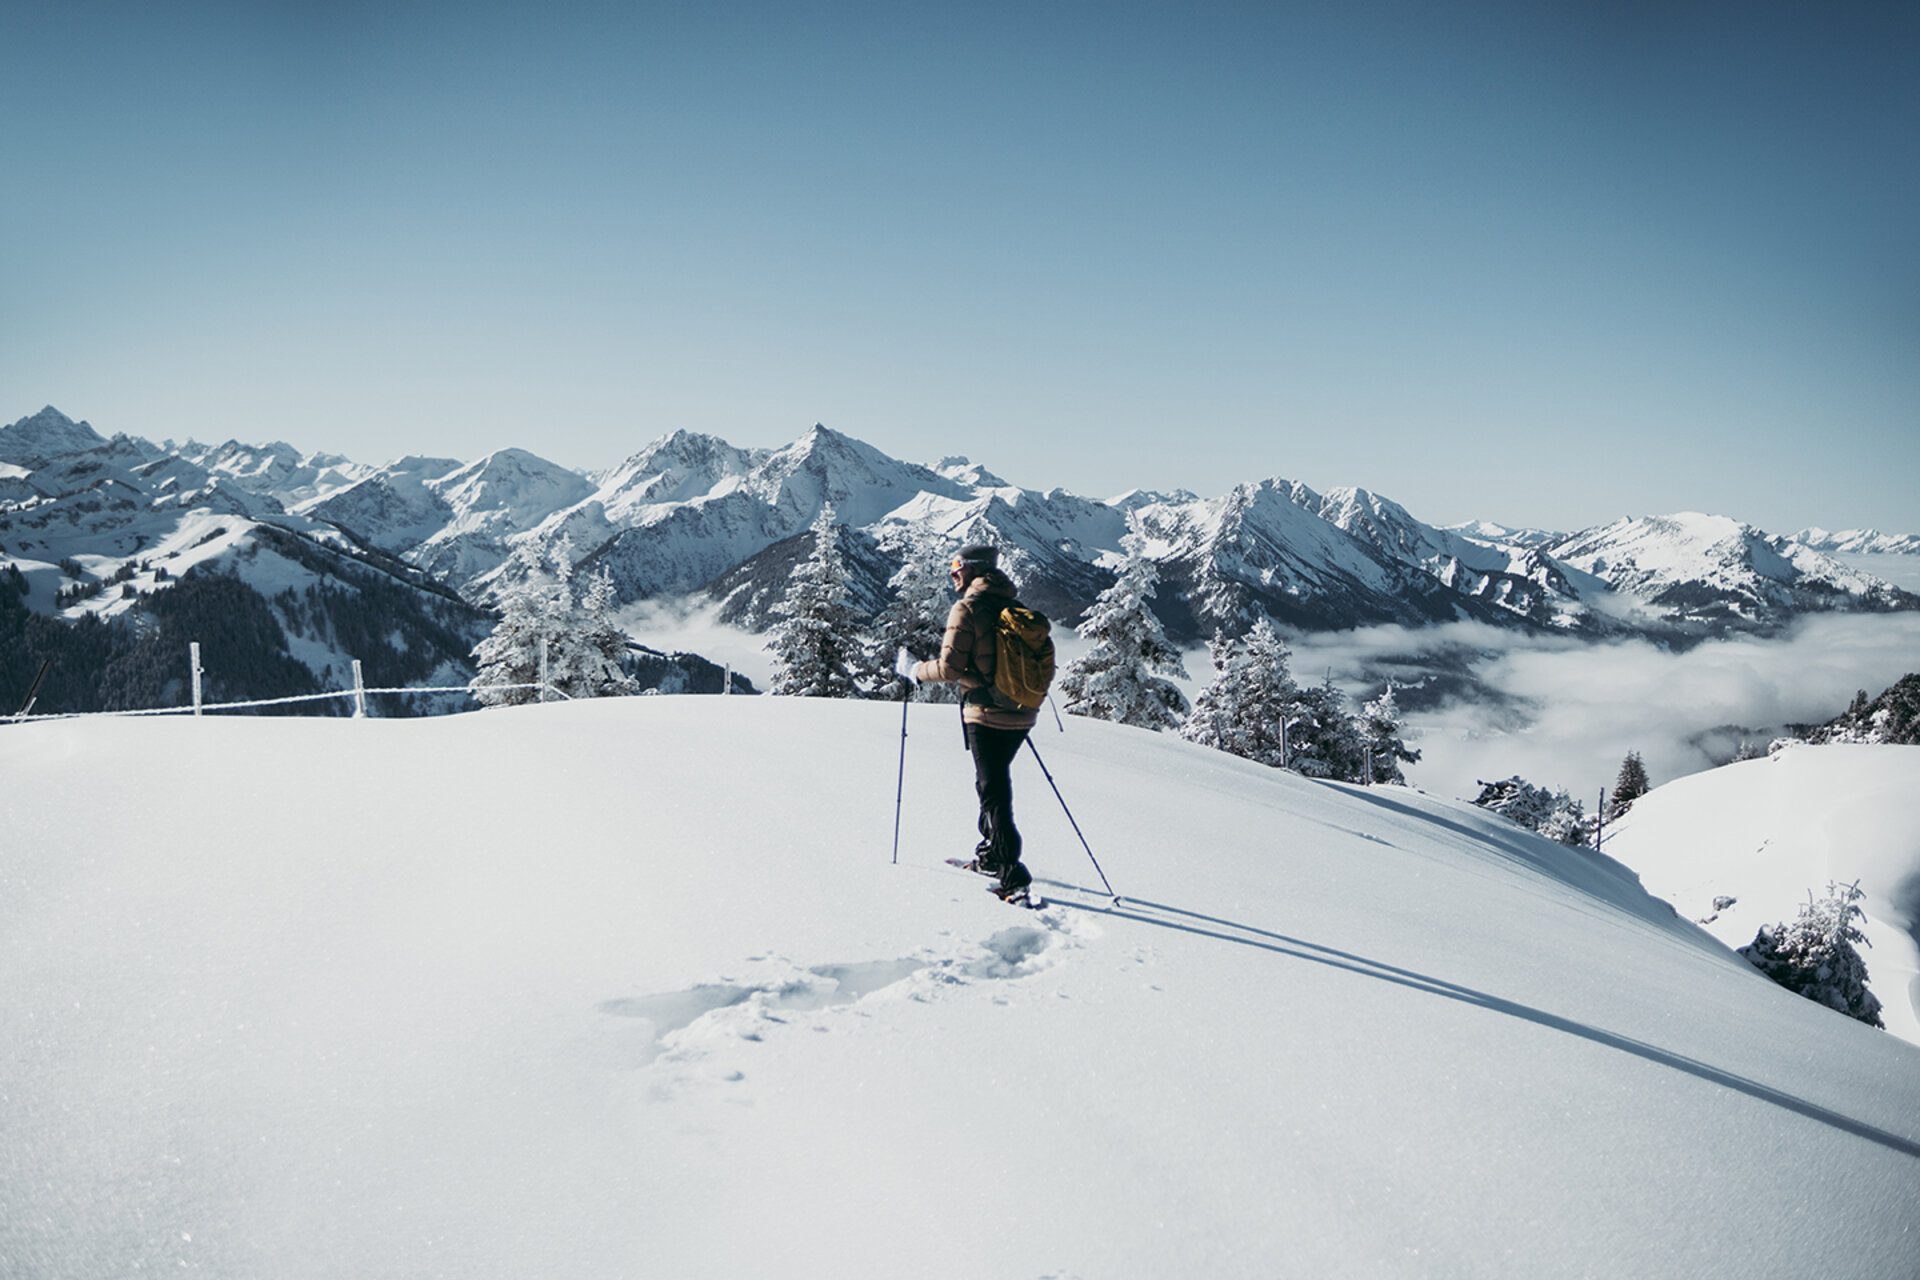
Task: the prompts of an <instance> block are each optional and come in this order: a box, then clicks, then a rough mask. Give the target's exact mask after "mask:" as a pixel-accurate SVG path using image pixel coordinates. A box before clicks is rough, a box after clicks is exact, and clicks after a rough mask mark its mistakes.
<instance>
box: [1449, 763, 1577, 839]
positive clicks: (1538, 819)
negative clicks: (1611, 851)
mask: <svg viewBox="0 0 1920 1280" xmlns="http://www.w3.org/2000/svg"><path fill="white" fill-rule="evenodd" d="M1473 802H1474V803H1475V804H1477V805H1479V806H1480V807H1481V808H1482V809H1491V810H1492V811H1493V812H1495V813H1497V814H1499V815H1500V816H1501V817H1503V818H1506V819H1507V820H1508V821H1510V822H1515V823H1518V824H1519V825H1520V826H1523V827H1525V828H1526V829H1527V830H1529V831H1537V832H1539V833H1540V834H1541V835H1543V836H1545V837H1547V838H1548V839H1549V840H1556V841H1558V842H1559V843H1561V844H1564V845H1569V846H1572V847H1574V848H1579V847H1582V846H1584V845H1585V844H1586V843H1587V814H1586V809H1585V807H1584V806H1582V805H1581V803H1580V802H1579V801H1578V800H1575V799H1574V798H1573V797H1571V796H1569V795H1568V794H1567V793H1566V792H1564V791H1548V790H1547V789H1546V788H1545V787H1536V786H1534V785H1533V784H1532V783H1531V782H1527V781H1525V780H1524V779H1522V778H1521V777H1520V776H1519V775H1517V774H1516V775H1515V776H1513V777H1511V778H1506V779H1503V780H1502V781H1499V782H1482V783H1481V784H1480V794H1479V795H1478V796H1476V797H1474V801H1473Z"/></svg>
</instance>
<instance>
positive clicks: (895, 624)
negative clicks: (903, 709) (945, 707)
mask: <svg viewBox="0 0 1920 1280" xmlns="http://www.w3.org/2000/svg"><path fill="white" fill-rule="evenodd" d="M900 552H901V562H900V568H899V569H898V570H897V571H896V572H895V573H894V575H893V577H891V578H889V579H888V580H887V586H888V587H890V588H891V589H892V590H893V599H892V601H891V602H889V603H888V605H887V607H886V608H885V609H884V610H882V611H881V613H880V616H879V617H877V618H875V619H874V623H873V635H872V638H871V639H870V640H869V641H868V643H867V645H866V646H865V651H864V654H863V659H864V661H863V664H862V667H863V670H862V676H861V683H862V685H863V686H864V687H865V688H866V689H867V690H868V691H869V692H870V693H872V694H873V695H874V696H876V697H882V698H887V699H893V700H897V699H899V698H901V697H904V696H906V694H908V693H909V692H911V690H910V688H909V686H907V685H906V684H904V683H903V682H902V681H900V680H899V679H898V678H897V676H896V674H895V672H894V664H895V662H896V661H897V660H898V658H899V654H900V651H901V650H902V649H905V650H906V651H907V653H908V654H909V655H910V656H911V657H912V658H913V659H914V660H915V661H925V660H926V659H928V658H935V657H938V656H939V654H940V643H941V641H942V640H943V639H944V638H945V635H946V628H947V613H948V611H949V609H950V608H951V606H952V597H951V594H950V592H949V590H948V584H947V558H948V553H947V548H946V545H945V544H944V543H943V542H942V541H941V540H940V539H939V538H938V537H936V536H935V535H934V534H933V533H932V532H930V531H929V530H927V529H926V528H925V527H923V526H920V525H910V526H908V527H907V529H906V531H905V532H904V533H903V534H902V535H901V542H900ZM960 692H961V690H960V686H959V685H958V684H957V683H952V682H945V683H939V684H930V685H926V686H924V687H923V688H922V689H921V691H920V694H919V696H920V698H921V699H922V700H924V701H927V702H955V701H958V700H959V697H960Z"/></svg>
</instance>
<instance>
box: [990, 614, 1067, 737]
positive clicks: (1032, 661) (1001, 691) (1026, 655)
mask: <svg viewBox="0 0 1920 1280" xmlns="http://www.w3.org/2000/svg"><path fill="white" fill-rule="evenodd" d="M1052 632H1053V625H1052V624H1051V623H1049V622H1048V621H1047V617H1046V615H1045V614H1043V613H1040V612H1038V611H1037V610H1033V609H1029V608H1027V606H1025V605H1023V604H1021V603H1020V602H1019V601H1017V600H1016V601H1014V602H1012V603H1011V604H1008V605H1005V606H1003V607H1002V608H1001V610H1000V615H999V617H997V618H995V619H994V624H993V640H994V645H993V647H994V667H993V691H994V693H995V694H996V695H997V696H996V697H995V698H994V702H995V703H996V704H998V703H1000V702H1001V701H1002V700H1003V699H1004V700H1005V701H1006V702H1009V703H1012V704H1013V706H1015V707H1019V708H1020V709H1022V710H1024V711H1033V710H1036V709H1038V708H1039V706H1040V704H1041V703H1043V702H1045V701H1046V700H1047V687H1048V686H1049V685H1051V684H1052V683H1053V634H1052ZM1005 709H1007V710H1011V709H1012V707H1008V708H1005Z"/></svg>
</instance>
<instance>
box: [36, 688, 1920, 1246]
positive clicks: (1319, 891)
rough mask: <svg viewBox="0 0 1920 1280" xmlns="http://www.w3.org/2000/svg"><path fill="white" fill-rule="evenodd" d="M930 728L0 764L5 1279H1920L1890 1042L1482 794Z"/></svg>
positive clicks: (944, 720)
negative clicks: (988, 852)
mask: <svg viewBox="0 0 1920 1280" xmlns="http://www.w3.org/2000/svg"><path fill="white" fill-rule="evenodd" d="M952 712H953V709H952V708H946V707H932V706H915V707H914V708H912V717H913V718H912V720H911V723H910V736H909V737H908V738H907V739H906V742H905V749H906V756H905V773H904V777H905V796H906V806H905V811H904V814H903V818H902V824H901V827H902V832H901V853H900V860H899V863H898V865H894V864H892V863H890V861H889V851H890V844H891V840H892V835H893V822H894V787H895V780H896V770H897V769H898V768H899V765H900V756H899V752H900V750H901V746H902V742H901V737H900V712H899V709H898V708H897V707H894V706H886V705H880V704H861V703H822V702H809V701H805V700H797V699H761V698H690V697H689V698H633V699H623V700H609V701H603V702H597V703H577V704H570V705H557V706H538V707H527V708H518V709H510V710H500V711H489V712H483V713H478V714H473V715H464V716H456V717H448V718H442V719H436V720H422V721H382V720H363V721H308V720H267V719H241V718H230V719H219V718H213V717H206V718H202V719H198V720H194V719H168V720H88V721H64V722H54V723H42V724H29V725H23V726H14V727H9V728H6V729H4V730H0V768H4V771H5V772H4V776H5V778H6V779H7V788H6V799H5V809H6V823H5V837H4V839H5V843H4V851H3V852H0V885H3V886H4V892H0V1026H4V1027H5V1029H6V1035H5V1038H4V1046H3V1048H0V1098H4V1099H5V1110H4V1115H5V1121H4V1123H5V1141H4V1143H0V1274H5V1275H9V1276H14V1275H19V1276H31V1277H35V1278H36V1280H45V1278H52V1277H99V1276H103V1275H125V1274H134V1273H138V1272H143V1271H159V1270H162V1269H164V1270H166V1271H168V1272H172V1271H176V1270H180V1269H181V1268H183V1267H185V1268H189V1269H192V1270H193V1271H194V1272H195V1273H197V1274H202V1275H211V1276H221V1277H236V1278H237V1277H261V1276H272V1277H276V1278H295V1277H356V1278H375V1277H419V1276H459V1277H493V1276H499V1277H553V1276H566V1277H569V1278H570V1280H573V1278H597V1277H617V1276H635V1277H639V1276H695V1277H699V1276H753V1275H782V1276H834V1277H848V1276H852V1277H863V1276H875V1277H879V1276H887V1277H895V1276H903V1275H912V1276H924V1277H982V1276H1030V1277H1031V1276H1083V1277H1096V1276H1098V1277H1108V1276H1173V1275H1209V1276H1262V1277H1271V1276H1311V1277H1326V1276H1370V1277H1371V1276H1408V1277H1415V1276H1448V1275H1473V1276H1514V1277H1543V1276H1549V1277H1550V1276H1579V1275H1623V1276H1624V1275H1632V1276H1675V1277H1679V1276H1688V1277H1692V1276H1701V1275H1762V1274H1764V1275H1819V1274H1845V1275H1848V1276H1853V1277H1880V1276H1884V1277H1895V1276H1900V1277H1908V1276H1911V1274H1912V1267H1913V1259H1914V1257H1915V1253H1916V1240H1915V1236H1914V1231H1915V1226H1916V1224H1917V1223H1920V1049H1916V1048H1915V1047H1914V1046H1912V1045H1910V1044H1906V1043H1903V1042H1902V1041H1900V1040H1898V1039H1896V1038H1894V1037H1892V1036H1889V1035H1886V1034H1884V1033H1881V1032H1878V1031H1874V1030H1871V1029H1869V1028H1866V1027H1864V1026H1861V1025H1859V1024H1857V1023H1852V1022H1850V1021H1848V1020H1846V1019H1844V1018H1842V1017H1840V1016H1838V1015H1836V1014H1833V1013H1830V1012H1828V1011H1825V1010H1822V1009H1820V1008H1817V1007H1815V1006H1814V1005H1812V1004H1811V1003H1809V1002H1807V1001H1804V1000H1801V999H1799V998H1797V997H1795V996H1792V995H1790V994H1788V993H1786V992H1784V991H1781V990H1779V989H1778V988H1775V987H1773V986H1772V985H1771V984H1769V983H1767V982H1766V981H1765V980H1763V979H1761V978H1760V977H1758V976H1757V975H1756V974H1754V973H1753V972H1751V971H1750V970H1749V969H1748V968H1747V967H1746V966H1745V965H1744V963H1743V962H1741V961H1740V960H1739V959H1738V958H1737V957H1735V956H1733V955H1731V954H1730V953H1728V952H1727V950H1726V949H1725V948H1724V947H1723V946H1721V945H1720V944H1719V943H1717V942H1715V941H1714V940H1713V939H1712V938H1710V937H1709V936H1708V935H1707V934H1706V933H1704V932H1703V931H1701V930H1700V929H1698V928H1696V927H1695V926H1693V925H1692V924H1690V923H1687V922H1685V921H1682V920H1680V919H1679V918H1678V917H1676V916H1675V915H1674V913H1673V912H1672V910H1671V909H1669V908H1668V907H1667V906H1666V905H1665V904H1664V903H1663V902H1660V901H1658V900H1656V899H1654V898H1651V897H1649V896H1648V895H1647V894H1646V893H1645V892H1644V891H1643V890H1642V889H1641V887H1640V885H1639V883H1638V881H1637V880H1636V878H1635V877H1634V876H1633V874H1632V873H1630V872H1628V871H1627V870H1626V869H1625V868H1623V867H1622V866H1620V865H1619V864H1617V863H1615V862H1613V861H1611V860H1609V859H1606V858H1602V857H1599V856H1597V855H1593V854H1590V853H1586V854H1583V853H1580V852H1573V851H1568V850H1565V849H1561V848H1559V847H1557V846H1553V845H1550V844H1547V843H1545V842H1543V841H1540V840H1538V839H1536V838H1534V837H1531V836H1529V835H1526V834H1524V833H1522V832H1520V831H1518V830H1517V829H1515V828H1513V827H1510V826H1508V825H1506V824H1504V823H1502V822H1500V821H1499V820H1497V819H1493V818H1491V817H1489V816H1487V815H1484V814H1482V813H1479V812H1478V811H1476V810H1473V809H1472V808H1470V807H1467V806H1463V805H1458V804H1454V803H1450V802H1443V801H1438V800H1434V799H1431V798H1428V797H1425V796H1422V795H1420V794H1418V793H1415V792H1411V791H1407V790H1402V789H1393V788H1379V789H1374V790H1360V789H1355V788H1348V787H1343V786H1333V785H1325V784H1318V783H1314V782H1310V781H1307V780H1304V779H1301V778H1298V777H1293V776H1289V775H1282V774H1276V773H1274V772H1272V771H1270V770H1266V769H1263V768H1259V767H1257V766H1252V765H1249V764H1247V763H1245V762H1242V761H1237V760H1234V759H1232V758H1229V757H1226V756H1223V755H1219V754H1217V753H1213V752H1209V751H1206V750H1203V749H1200V748H1196V747H1192V746H1190V745H1188V744H1184V743H1181V742H1178V741H1175V740H1172V739H1169V738H1166V737H1161V736H1156V735H1152V734H1146V733H1141V732H1137V731H1132V730H1127V729H1122V728H1117V727H1114V726H1109V725H1103V724H1096V723H1087V722H1077V721H1076V722H1070V723H1069V725H1068V727H1067V731H1066V732H1065V733H1059V732H1056V731H1054V730H1053V729H1052V728H1051V727H1047V728H1044V729H1043V730H1042V731H1041V732H1040V734H1039V736H1038V737H1037V738H1036V741H1037V742H1038V745H1039V746H1040V749H1041V751H1042V752H1043V753H1044V754H1045V757H1046V760H1047V764H1048V766H1049V767H1050V768H1051V770H1052V772H1053V774H1054V777H1055V778H1056V780H1057V781H1058V782H1059V784H1060V787H1061V789H1062V791H1063V792H1064V793H1065V794H1066V797H1067V800H1068V802H1069V803H1070V804H1071V805H1072V806H1073V810H1074V814H1075V816H1076V817H1077V818H1078V819H1079V821H1080V825H1081V827H1082V828H1083V829H1084V830H1085V832H1086V834H1087V836H1088V838H1089V839H1090V840H1091V841H1092V843H1093V846H1094V849H1095V851H1096V853H1098V855H1099V857H1100V862H1101V865H1102V866H1103V867H1104V868H1105V870H1106V872H1107V874H1108V876H1109V877H1110V878H1111V880H1112V882H1113V884H1114V886H1115V887H1116V888H1117V889H1118V890H1119V891H1120V892H1121V894H1122V895H1123V899H1122V901H1121V902H1120V903H1118V904H1115V903H1114V902H1112V901H1110V900H1108V899H1107V898H1106V897H1105V896H1104V895H1103V894H1102V893H1101V892H1100V891H1099V889H1098V883H1099V882H1098V880H1097V878H1096V877H1095V876H1094V874H1093V869H1092V867H1091V865H1090V864H1089V862H1088V860H1087V857H1086V854H1085V853H1084V852H1083V851H1082V850H1081V848H1080V847H1079V845H1078V843H1077V842H1076V841H1075V839H1074V836H1073V834H1072V831H1071V830H1070V828H1069V827H1068V826H1067V823H1066V820H1065V818H1064V817H1063V816H1062V813H1061V810H1060V808H1059V806H1058V805H1057V804H1055V802H1054V798H1053V796H1052V794H1051V793H1050V792H1049V791H1048V790H1047V788H1046V783H1045V781H1044V779H1043V778H1042V777H1041V776H1040V774H1039V773H1038V771H1037V770H1035V769H1034V768H1033V761H1032V759H1031V758H1030V757H1029V758H1023V760H1022V761H1021V762H1020V763H1019V764H1017V765H1016V771H1015V785H1016V788H1017V790H1018V799H1019V806H1020V816H1021V821H1022V826H1023V829H1024V831H1025V833H1026V836H1027V840H1028V861H1029V863H1030V865H1031V866H1032V867H1033V869H1034V871H1035V873H1036V875H1037V876H1038V877H1040V879H1041V881H1042V887H1043V888H1044V889H1045V890H1046V892H1047V893H1048V895H1049V896H1050V897H1051V898H1053V899H1054V900H1055V904H1056V905H1054V906H1052V907H1050V908H1049V909H1047V910H1045V911H1043V912H1037V913H1034V912H1024V911H1020V910H1017V909H1014V908H1010V907H1007V906H1005V905H1003V904H1001V903H999V902H998V901H996V900H995V899H994V898H993V897H992V896H991V895H989V894H988V893H987V892H985V890H984V887H983V882H981V881H980V880H979V879H978V878H976V877H972V876H969V875H967V874H966V873H964V872H958V871H954V870H953V869H951V868H949V867H947V866H945V865H944V864H943V862H942V859H943V858H944V857H946V856H948V855H951V854H955V853H963V852H965V851H966V850H967V849H968V848H970V846H971V842H972V833H971V821H972V803H973V796H972V788H971V774H970V770H969V768H968V764H967V760H966V758H965V756H964V755H963V754H962V752H961V744H960V731H959V727H958V724H957V718H956V717H955V716H954V715H953V714H952Z"/></svg>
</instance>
